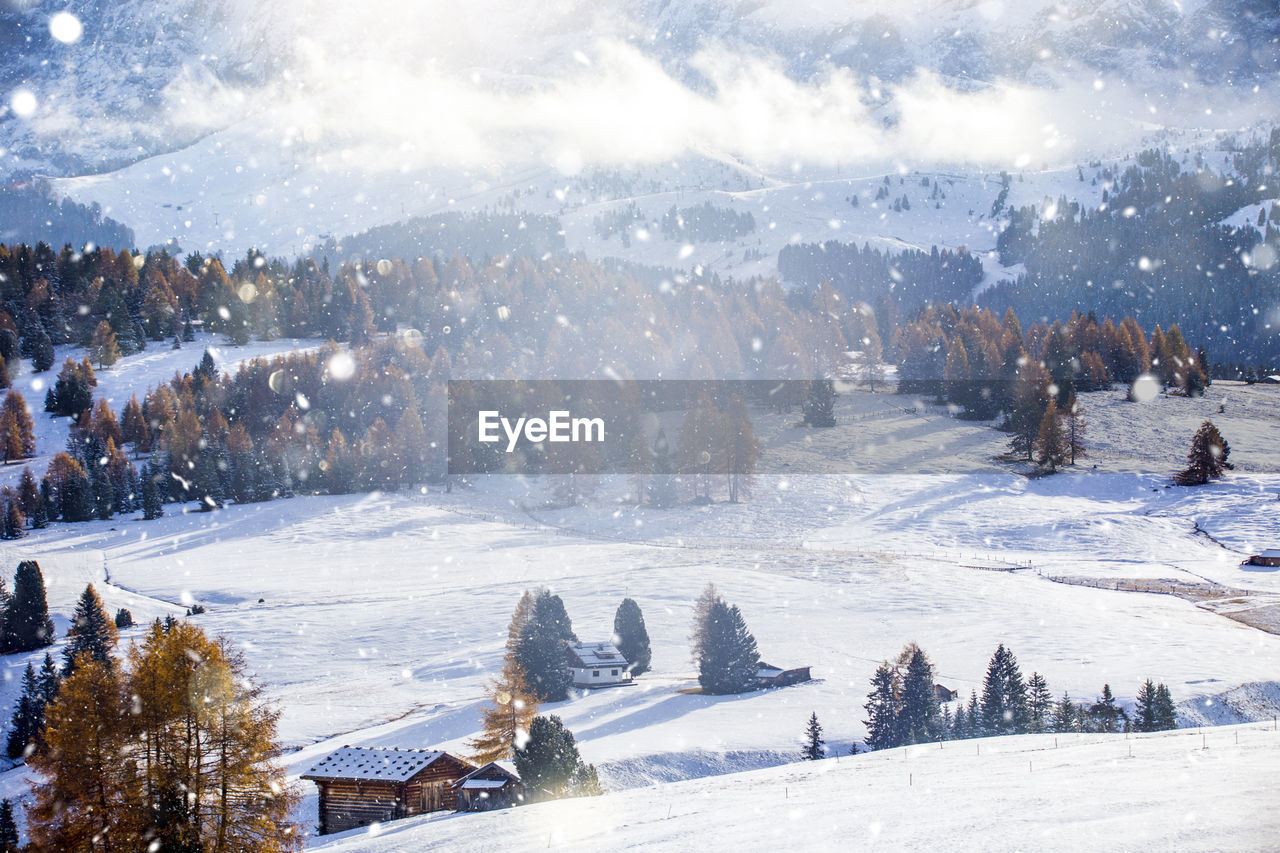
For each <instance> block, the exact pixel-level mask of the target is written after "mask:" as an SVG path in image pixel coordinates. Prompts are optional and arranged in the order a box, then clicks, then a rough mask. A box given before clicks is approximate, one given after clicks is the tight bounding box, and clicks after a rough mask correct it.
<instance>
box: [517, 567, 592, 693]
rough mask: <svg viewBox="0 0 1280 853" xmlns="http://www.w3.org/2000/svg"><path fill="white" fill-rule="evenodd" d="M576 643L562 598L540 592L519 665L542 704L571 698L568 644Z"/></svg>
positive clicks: (520, 647) (524, 635)
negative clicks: (569, 694)
mask: <svg viewBox="0 0 1280 853" xmlns="http://www.w3.org/2000/svg"><path fill="white" fill-rule="evenodd" d="M576 640H577V637H576V636H575V635H574V633H573V626H572V623H571V622H570V621H569V616H568V614H567V613H566V612H565V609H564V602H563V601H561V599H560V596H558V595H553V594H552V593H551V592H550V591H548V590H545V589H542V590H539V591H538V592H537V594H536V595H535V596H534V600H533V610H532V611H531V613H530V616H529V622H528V624H526V625H525V626H524V629H523V630H522V631H521V633H520V641H519V643H518V645H517V649H516V661H517V663H518V664H519V665H520V668H521V670H523V671H524V673H525V677H526V679H527V681H528V685H529V689H530V691H531V692H532V693H533V695H534V697H535V698H537V700H538V701H539V702H560V701H563V700H564V699H565V698H566V697H567V696H568V692H569V684H570V681H571V678H572V673H571V672H570V671H569V661H568V657H567V655H568V651H567V648H566V644H567V643H569V642H575V641H576Z"/></svg>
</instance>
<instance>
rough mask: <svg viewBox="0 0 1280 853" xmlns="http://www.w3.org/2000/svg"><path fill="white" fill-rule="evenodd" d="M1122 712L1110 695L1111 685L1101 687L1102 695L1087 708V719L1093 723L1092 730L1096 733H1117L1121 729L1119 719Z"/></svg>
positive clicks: (1122, 714)
mask: <svg viewBox="0 0 1280 853" xmlns="http://www.w3.org/2000/svg"><path fill="white" fill-rule="evenodd" d="M1123 716H1124V711H1123V710H1122V709H1121V708H1120V706H1118V705H1117V704H1116V699H1115V697H1114V696H1112V695H1111V685H1110V684H1104V685H1102V695H1101V696H1099V697H1098V701H1097V702H1095V703H1093V705H1091V706H1090V707H1089V717H1090V719H1091V721H1092V722H1093V730H1094V731H1098V732H1118V731H1120V729H1121V725H1120V722H1121V718H1122V717H1123Z"/></svg>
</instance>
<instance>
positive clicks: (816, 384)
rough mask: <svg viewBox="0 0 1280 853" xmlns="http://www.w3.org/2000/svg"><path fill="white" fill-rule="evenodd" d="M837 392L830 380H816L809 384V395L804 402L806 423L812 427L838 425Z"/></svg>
mask: <svg viewBox="0 0 1280 853" xmlns="http://www.w3.org/2000/svg"><path fill="white" fill-rule="evenodd" d="M835 406H836V390H835V386H834V385H833V384H832V383H831V380H830V379H815V380H813V381H812V382H810V383H809V394H808V396H806V397H805V400H804V423H805V426H811V427H833V426H835V425H836V415H835Z"/></svg>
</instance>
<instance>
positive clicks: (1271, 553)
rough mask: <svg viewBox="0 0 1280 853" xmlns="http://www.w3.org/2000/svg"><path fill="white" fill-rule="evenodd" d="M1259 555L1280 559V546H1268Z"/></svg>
mask: <svg viewBox="0 0 1280 853" xmlns="http://www.w3.org/2000/svg"><path fill="white" fill-rule="evenodd" d="M1258 556H1259V557H1266V558H1267V559H1270V560H1280V548H1267V549H1266V550H1264V551H1263V552H1262V553H1261V554H1259V555H1258Z"/></svg>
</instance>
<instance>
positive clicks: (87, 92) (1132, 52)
mask: <svg viewBox="0 0 1280 853" xmlns="http://www.w3.org/2000/svg"><path fill="white" fill-rule="evenodd" d="M64 11H65V12H70V13H71V14H73V15H74V16H75V17H76V18H77V19H78V20H79V21H80V23H81V25H82V27H83V31H82V33H81V34H80V35H79V38H78V39H76V40H74V41H72V42H71V43H66V42H64V41H60V40H59V39H58V38H56V37H55V35H54V34H53V33H51V30H50V26H49V22H50V20H51V19H52V17H53V16H54V15H55V14H58V13H60V12H64ZM1278 36H1280V11H1277V9H1276V8H1275V6H1274V4H1271V3H1266V2H1262V0H1187V2H1183V3H1177V2H1166V0H1074V2H1060V3H1059V2H1048V0H1032V2H1026V3H1007V2H1001V0H990V2H971V0H932V2H930V0H911V1H910V2H893V3H890V2H885V0H875V2H871V3H859V4H856V9H850V8H849V4H844V3H834V2H814V3H808V4H804V5H803V6H802V7H800V8H796V7H795V5H794V4H784V3H781V2H769V1H768V0H756V2H724V0H695V2H681V3H658V4H654V3H638V2H628V0H611V1H610V2H605V3H598V2H591V3H588V2H577V0H565V2H556V3H550V4H547V3H529V2H514V0H481V2H478V3H470V4H467V7H466V12H465V13H460V12H459V11H458V10H457V7H455V5H454V4H449V3H443V2H427V3H411V2H405V0H373V2H369V3H361V4H348V3H340V2H335V0H289V2H282V3H275V4H266V5H261V4H254V3H249V2H246V0H176V2H172V3H166V4H153V3H143V2H140V0H125V2H101V0H87V2H86V0H80V2H72V3H69V4H66V3H62V2H53V0H46V2H39V3H29V2H24V0H4V2H3V3H0V51H2V52H3V55H4V56H5V59H4V61H3V63H0V94H2V95H3V97H2V98H0V100H3V102H4V104H5V107H4V109H3V112H0V148H3V149H4V152H5V156H4V157H3V158H2V160H0V173H7V174H10V175H13V174H17V175H23V174H25V173H29V172H36V173H41V174H49V175H55V176H65V175H72V174H84V173H86V172H90V171H101V170H104V169H109V168H115V167H118V166H120V165H123V164H126V163H128V162H132V161H135V160H138V159H141V158H144V157H146V156H148V155H152V154H155V153H158V152H163V151H168V150H173V149H177V148H181V147H184V146H185V145H187V144H189V143H191V142H192V141H194V140H196V139H198V138H200V137H202V136H204V135H205V134H208V133H211V132H217V131H221V130H224V129H226V128H229V127H232V126H233V125H236V124H237V123H239V122H246V123H248V124H249V125H251V126H252V127H253V128H254V130H255V131H256V132H257V134H258V135H259V136H260V139H259V144H260V145H261V146H263V147H265V146H270V145H275V146H279V145H291V146H294V147H295V150H296V151H298V152H299V153H300V154H304V155H305V156H324V155H332V154H333V153H335V152H346V156H345V161H346V162H347V163H348V164H350V165H351V167H353V168H363V169H377V168H386V167H392V168H396V169H404V168H418V167H421V166H426V165H440V164H446V165H461V166H468V167H473V168H474V167H477V166H484V167H487V168H494V167H498V168H503V169H507V168H512V167H516V166H520V165H527V164H529V163H542V164H550V165H554V166H557V167H559V168H560V170H561V171H566V172H573V171H576V170H577V169H578V168H581V167H582V166H583V165H590V164H596V165H630V164H635V163H655V162H656V163H661V162H666V161H669V160H671V159H672V158H678V157H680V156H682V155H687V154H690V153H701V152H706V151H713V152H717V153H722V154H729V155H732V156H734V157H738V158H742V159H744V160H746V161H748V162H750V163H752V164H754V165H756V166H777V165H779V164H783V165H790V164H791V163H792V162H793V161H796V160H799V161H800V162H802V163H813V162H816V163H832V162H836V161H837V160H840V161H843V162H849V161H850V160H854V161H858V160H871V159H882V158H886V157H889V158H896V159H899V160H909V161H911V165H913V166H918V165H921V164H924V163H929V162H960V163H964V162H972V163H981V164H996V165H1002V166H1004V165H1012V164H1013V163H1014V162H1016V161H1017V159H1018V158H1019V157H1020V156H1021V157H1025V156H1035V157H1037V158H1039V157H1040V156H1042V154H1043V153H1044V152H1048V153H1049V154H1057V153H1065V154H1066V155H1067V156H1072V155H1074V154H1076V153H1078V152H1080V151H1094V150H1099V149H1105V148H1108V147H1112V146H1114V145H1117V144H1120V143H1121V142H1122V141H1124V140H1126V139H1131V138H1133V137H1134V136H1136V135H1137V134H1138V133H1140V132H1141V131H1144V130H1150V129H1151V128H1153V127H1164V126H1175V127H1187V126H1208V127H1214V128H1222V127H1234V126H1238V125H1240V124H1248V123H1250V122H1251V121H1253V120H1256V119H1257V118H1259V117H1261V116H1263V115H1265V114H1266V110H1265V105H1266V104H1268V103H1273V102H1274V99H1273V98H1272V96H1271V93H1272V87H1273V86H1274V85H1275V82H1276V74H1277V67H1278V58H1280V41H1278V40H1277V39H1278ZM1255 87H1256V88H1255ZM1206 106H1211V107H1212V108H1213V110H1214V113H1215V114H1216V115H1214V116H1213V117H1212V118H1211V119H1209V118H1206V116H1205V115H1204V111H1205V107H1206ZM1224 111H1225V112H1226V113H1227V115H1223V112H1224ZM254 153H255V152H254V151H252V150H248V151H245V152H244V155H245V156H246V157H250V156H252V155H253V154H254Z"/></svg>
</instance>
